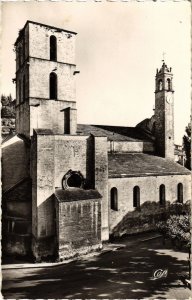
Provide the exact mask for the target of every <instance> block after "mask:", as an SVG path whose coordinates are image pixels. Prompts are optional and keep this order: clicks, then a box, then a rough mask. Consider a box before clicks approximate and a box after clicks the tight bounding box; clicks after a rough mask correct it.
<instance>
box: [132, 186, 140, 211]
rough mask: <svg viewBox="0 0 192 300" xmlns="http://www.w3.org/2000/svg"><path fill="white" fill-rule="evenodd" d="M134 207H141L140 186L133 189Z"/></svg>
mask: <svg viewBox="0 0 192 300" xmlns="http://www.w3.org/2000/svg"><path fill="white" fill-rule="evenodd" d="M133 207H140V188H139V187H138V186H135V187H134V188H133Z"/></svg>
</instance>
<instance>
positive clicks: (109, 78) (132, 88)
mask: <svg viewBox="0 0 192 300" xmlns="http://www.w3.org/2000/svg"><path fill="white" fill-rule="evenodd" d="M190 13H191V8H190V2H188V1H180V2H175V1H164V2H163V1H160V2H152V1H146V2H137V1H131V2H126V1H116V2H109V1H104V0H103V1H101V2H96V1H89V2H77V1H72V2H66V1H65V2H60V1H59V2H57V1H56V2H48V1H43V2H22V1H21V2H3V3H2V5H1V25H2V26H1V41H2V45H3V47H2V49H1V58H2V59H1V77H0V82H1V94H2V93H3V94H6V95H7V94H10V93H11V94H12V95H13V97H15V84H13V83H12V78H14V77H15V53H14V51H13V44H14V42H15V40H16V38H17V35H18V31H19V30H20V29H21V28H23V26H24V25H25V22H26V21H27V20H31V21H36V22H40V23H43V24H47V25H53V26H56V27H60V28H64V29H67V30H71V31H75V32H77V33H78V35H77V40H76V64H77V70H79V71H80V74H78V75H76V78H77V79H76V89H77V92H76V96H77V97H76V101H77V109H78V123H82V124H103V125H118V126H135V125H136V124H138V123H139V122H140V121H142V120H143V119H145V118H150V117H151V116H152V114H153V108H154V104H155V94H154V90H155V74H156V68H160V67H161V65H162V59H163V53H165V55H164V59H165V62H166V64H167V65H168V67H172V71H173V74H174V78H173V85H174V90H175V94H174V103H175V142H176V143H177V144H181V143H182V136H183V135H184V133H185V127H186V126H187V124H188V123H189V120H190V114H191V79H190V76H191V73H190V71H191V57H190V55H191V52H190V51H191V50H190V46H191V45H190V18H191V15H190Z"/></svg>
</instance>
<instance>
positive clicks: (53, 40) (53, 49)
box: [50, 35, 57, 61]
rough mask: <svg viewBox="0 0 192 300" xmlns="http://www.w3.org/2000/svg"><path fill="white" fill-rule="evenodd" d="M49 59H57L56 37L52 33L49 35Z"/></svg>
mask: <svg viewBox="0 0 192 300" xmlns="http://www.w3.org/2000/svg"><path fill="white" fill-rule="evenodd" d="M50 60H52V61H56V60H57V39H56V37H55V36H54V35H51V36H50Z"/></svg>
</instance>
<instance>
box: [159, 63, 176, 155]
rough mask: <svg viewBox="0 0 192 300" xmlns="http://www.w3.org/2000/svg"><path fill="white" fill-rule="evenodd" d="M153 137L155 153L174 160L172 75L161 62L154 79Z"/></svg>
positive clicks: (169, 69)
mask: <svg viewBox="0 0 192 300" xmlns="http://www.w3.org/2000/svg"><path fill="white" fill-rule="evenodd" d="M155 85H156V89H155V137H156V153H157V155H159V156H161V157H165V158H168V159H171V160H174V102H173V100H174V99H173V95H174V90H173V74H172V70H171V68H168V67H167V65H166V64H165V62H164V61H163V64H162V67H161V68H160V70H158V69H157V73H156V78H155Z"/></svg>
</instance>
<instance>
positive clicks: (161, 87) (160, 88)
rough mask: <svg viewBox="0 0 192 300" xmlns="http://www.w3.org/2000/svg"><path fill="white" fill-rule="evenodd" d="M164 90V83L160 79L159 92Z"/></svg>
mask: <svg viewBox="0 0 192 300" xmlns="http://www.w3.org/2000/svg"><path fill="white" fill-rule="evenodd" d="M162 89H163V81H162V80H161V79H160V80H159V81H158V90H159V91H162Z"/></svg>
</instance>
